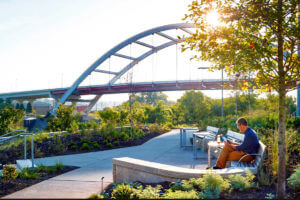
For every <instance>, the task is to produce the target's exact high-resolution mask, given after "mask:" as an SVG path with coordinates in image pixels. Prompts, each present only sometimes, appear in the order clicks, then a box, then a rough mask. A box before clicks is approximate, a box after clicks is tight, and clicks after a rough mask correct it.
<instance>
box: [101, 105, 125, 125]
mask: <svg viewBox="0 0 300 200" xmlns="http://www.w3.org/2000/svg"><path fill="white" fill-rule="evenodd" d="M98 115H99V117H100V118H101V120H102V121H103V122H105V123H107V122H111V123H112V124H114V125H115V124H116V123H117V121H118V120H119V119H120V113H119V112H118V111H116V110H115V109H113V108H105V109H104V110H101V111H98Z"/></svg>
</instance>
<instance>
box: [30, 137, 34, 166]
mask: <svg viewBox="0 0 300 200" xmlns="http://www.w3.org/2000/svg"><path fill="white" fill-rule="evenodd" d="M31 163H32V168H34V149H33V133H31Z"/></svg>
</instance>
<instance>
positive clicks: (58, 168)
mask: <svg viewBox="0 0 300 200" xmlns="http://www.w3.org/2000/svg"><path fill="white" fill-rule="evenodd" d="M54 167H55V169H56V171H59V170H62V169H63V168H64V165H63V164H62V163H61V162H57V163H55V165H54Z"/></svg>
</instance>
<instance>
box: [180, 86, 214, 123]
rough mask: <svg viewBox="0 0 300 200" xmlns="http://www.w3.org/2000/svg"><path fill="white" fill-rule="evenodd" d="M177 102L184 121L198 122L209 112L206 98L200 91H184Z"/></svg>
mask: <svg viewBox="0 0 300 200" xmlns="http://www.w3.org/2000/svg"><path fill="white" fill-rule="evenodd" d="M178 103H179V107H180V110H181V111H182V113H183V119H184V121H185V122H186V123H199V122H200V121H201V120H205V119H206V118H207V117H208V115H209V113H210V112H209V111H210V104H209V101H208V98H207V97H206V96H205V95H204V94H203V93H202V92H200V91H199V92H195V91H194V90H191V91H187V92H185V94H184V95H183V96H182V97H181V98H180V99H179V100H178Z"/></svg>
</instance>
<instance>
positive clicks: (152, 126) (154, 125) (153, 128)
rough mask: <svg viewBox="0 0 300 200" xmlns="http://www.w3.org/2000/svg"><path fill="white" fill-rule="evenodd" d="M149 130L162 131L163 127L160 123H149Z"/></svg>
mask: <svg viewBox="0 0 300 200" xmlns="http://www.w3.org/2000/svg"><path fill="white" fill-rule="evenodd" d="M149 131H150V133H161V132H162V129H161V128H160V126H159V125H158V124H150V125H149Z"/></svg>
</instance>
